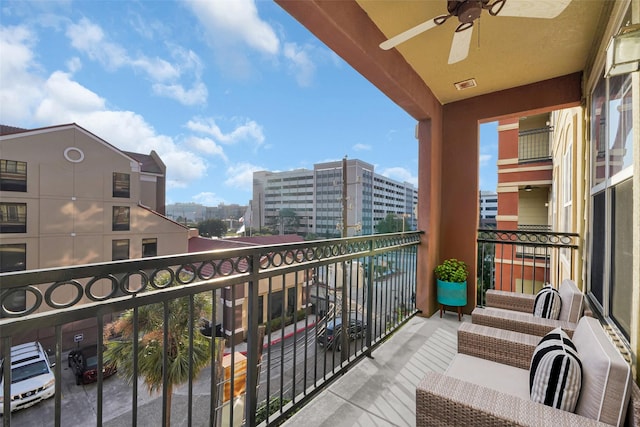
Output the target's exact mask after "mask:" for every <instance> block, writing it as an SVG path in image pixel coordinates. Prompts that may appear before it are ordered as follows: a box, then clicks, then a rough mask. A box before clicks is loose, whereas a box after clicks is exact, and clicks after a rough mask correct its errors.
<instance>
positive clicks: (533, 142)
mask: <svg viewBox="0 0 640 427" xmlns="http://www.w3.org/2000/svg"><path fill="white" fill-rule="evenodd" d="M552 132H553V127H552V126H547V127H543V128H539V129H530V130H525V131H521V132H519V133H518V160H519V161H520V162H530V161H536V160H545V159H550V158H551V133H552Z"/></svg>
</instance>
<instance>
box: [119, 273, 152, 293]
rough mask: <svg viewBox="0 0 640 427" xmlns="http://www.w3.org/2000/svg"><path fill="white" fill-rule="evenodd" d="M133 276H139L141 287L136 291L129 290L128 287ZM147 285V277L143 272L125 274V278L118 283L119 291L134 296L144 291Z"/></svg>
mask: <svg viewBox="0 0 640 427" xmlns="http://www.w3.org/2000/svg"><path fill="white" fill-rule="evenodd" d="M133 276H140V279H141V281H140V282H141V285H140V286H139V287H138V288H137V289H131V288H130V287H129V283H130V280H129V279H130V278H131V277H133ZM147 284H149V277H148V276H147V274H146V273H145V272H144V271H140V270H138V271H132V272H130V273H127V274H125V276H124V277H123V278H122V280H121V281H120V290H121V291H122V292H124V293H125V294H127V295H135V294H137V293H139V292H142V291H144V290H145V289H146V288H147Z"/></svg>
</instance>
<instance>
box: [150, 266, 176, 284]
mask: <svg viewBox="0 0 640 427" xmlns="http://www.w3.org/2000/svg"><path fill="white" fill-rule="evenodd" d="M163 273H165V274H166V276H164V275H162V274H163ZM167 276H168V277H167ZM175 277H176V273H175V272H174V271H173V270H172V269H170V268H169V267H165V268H160V269H158V270H154V272H153V273H151V276H149V284H150V285H151V287H152V288H154V289H165V288H168V287H170V286H171V285H172V284H173V281H174V280H175ZM160 280H162V282H159V281H160Z"/></svg>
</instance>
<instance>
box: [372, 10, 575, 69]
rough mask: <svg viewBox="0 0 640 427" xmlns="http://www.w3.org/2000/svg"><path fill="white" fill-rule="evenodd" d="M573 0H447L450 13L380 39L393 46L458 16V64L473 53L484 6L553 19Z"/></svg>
mask: <svg viewBox="0 0 640 427" xmlns="http://www.w3.org/2000/svg"><path fill="white" fill-rule="evenodd" d="M570 2H571V0H494V1H493V2H491V0H447V11H448V13H447V14H445V15H439V16H436V17H435V18H432V19H429V20H428V21H425V22H423V23H422V24H419V25H416V26H415V27H413V28H410V29H408V30H406V31H404V32H402V33H400V34H398V35H396V36H394V37H391V38H390V39H388V40H386V41H384V42H382V43H380V48H382V49H384V50H389V49H391V48H393V47H396V46H397V45H399V44H400V43H403V42H405V41H407V40H409V39H410V38H412V37H415V36H417V35H418V34H421V33H423V32H425V31H427V30H430V29H432V28H434V27H437V26H439V25H442V24H444V23H445V22H446V21H447V20H448V19H449V18H451V17H452V16H456V17H457V18H458V21H460V24H459V25H458V27H457V28H456V30H455V32H454V33H453V42H452V43H451V50H450V51H449V61H448V63H449V64H455V63H456V62H460V61H462V60H463V59H465V58H466V57H467V55H468V54H469V46H470V45H471V36H472V34H473V23H474V21H475V20H476V19H478V18H479V17H480V15H481V14H482V11H483V10H486V11H488V12H489V15H491V16H511V17H521V18H546V19H552V18H555V17H556V16H558V15H560V13H562V11H563V10H564V9H565V8H566V7H567V6H568V5H569V3H570Z"/></svg>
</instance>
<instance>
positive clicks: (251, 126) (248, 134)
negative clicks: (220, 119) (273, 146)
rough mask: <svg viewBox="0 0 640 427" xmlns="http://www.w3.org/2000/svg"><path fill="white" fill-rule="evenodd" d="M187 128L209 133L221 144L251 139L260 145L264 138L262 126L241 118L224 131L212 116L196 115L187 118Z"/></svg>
mask: <svg viewBox="0 0 640 427" xmlns="http://www.w3.org/2000/svg"><path fill="white" fill-rule="evenodd" d="M240 120H241V119H235V120H233V121H236V122H237V121H240ZM187 128H188V129H190V130H192V131H194V132H200V133H204V134H207V135H210V136H211V137H213V139H214V140H215V141H216V142H219V143H223V144H236V143H238V142H240V141H253V142H254V143H256V144H257V145H261V144H262V143H263V142H264V140H265V137H264V133H263V131H262V126H260V125H259V124H258V123H256V122H255V121H253V120H249V119H243V120H242V121H241V123H240V124H237V125H236V127H235V128H234V129H233V130H231V131H230V132H227V133H224V132H223V131H222V130H221V129H220V126H218V124H217V123H216V120H215V119H213V118H202V117H198V118H195V119H193V120H189V122H188V123H187Z"/></svg>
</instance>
